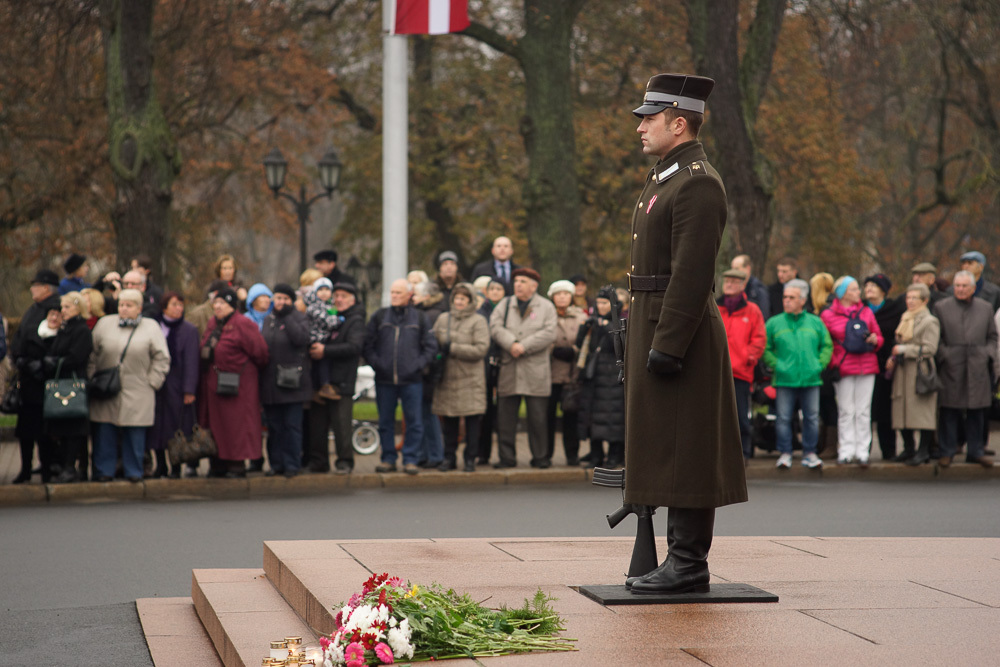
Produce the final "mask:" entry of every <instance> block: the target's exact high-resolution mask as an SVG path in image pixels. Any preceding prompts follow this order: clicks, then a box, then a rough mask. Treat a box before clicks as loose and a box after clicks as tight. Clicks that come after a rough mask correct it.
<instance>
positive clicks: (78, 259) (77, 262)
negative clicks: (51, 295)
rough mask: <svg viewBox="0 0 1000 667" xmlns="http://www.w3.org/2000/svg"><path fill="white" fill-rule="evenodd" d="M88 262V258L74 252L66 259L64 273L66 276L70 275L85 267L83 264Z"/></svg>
mask: <svg viewBox="0 0 1000 667" xmlns="http://www.w3.org/2000/svg"><path fill="white" fill-rule="evenodd" d="M86 261H87V258H86V256H84V255H78V254H76V253H75V252H74V253H72V254H71V255H70V256H69V257H67V258H66V261H65V262H63V271H65V272H66V275H69V274H71V273H73V272H74V271H76V270H77V269H79V268H80V267H81V266H83V263H84V262H86Z"/></svg>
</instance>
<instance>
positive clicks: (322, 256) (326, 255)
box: [313, 250, 337, 262]
mask: <svg viewBox="0 0 1000 667" xmlns="http://www.w3.org/2000/svg"><path fill="white" fill-rule="evenodd" d="M313 261H314V262H336V261H337V251H336V250H320V251H319V252H318V253H316V254H315V255H313Z"/></svg>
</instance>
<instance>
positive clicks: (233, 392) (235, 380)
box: [213, 362, 246, 396]
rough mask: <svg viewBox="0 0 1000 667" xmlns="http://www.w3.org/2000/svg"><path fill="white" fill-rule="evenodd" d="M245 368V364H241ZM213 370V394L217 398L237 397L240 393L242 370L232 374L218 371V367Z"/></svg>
mask: <svg viewBox="0 0 1000 667" xmlns="http://www.w3.org/2000/svg"><path fill="white" fill-rule="evenodd" d="M243 366H244V367H246V363H245V362H244V364H243ZM213 368H215V380H216V381H215V393H216V394H218V395H219V396H237V395H239V393H240V373H242V372H243V368H240V372H239V373H232V372H230V371H220V370H219V367H218V366H214V367H213Z"/></svg>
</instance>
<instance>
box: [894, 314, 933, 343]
mask: <svg viewBox="0 0 1000 667" xmlns="http://www.w3.org/2000/svg"><path fill="white" fill-rule="evenodd" d="M926 312H927V306H921V307H920V308H918V309H917V310H907V311H906V312H905V313H903V317H902V319H900V320H899V326H898V327H896V342H897V343H909V342H910V341H911V340H913V325H914V322H915V320H916V319H917V315H922V314H923V313H926Z"/></svg>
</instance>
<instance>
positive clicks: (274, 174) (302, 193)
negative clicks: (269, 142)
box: [263, 148, 343, 272]
mask: <svg viewBox="0 0 1000 667" xmlns="http://www.w3.org/2000/svg"><path fill="white" fill-rule="evenodd" d="M263 164H264V177H265V178H266V179H267V187H269V188H271V190H272V191H273V192H274V198H275V199H277V198H278V197H284V198H285V199H287V200H288V201H290V202H292V205H293V206H294V207H295V214H296V216H298V219H299V272H302V271H305V270H306V223H307V222H309V211H310V209H311V208H312V205H313V204H314V203H316V200H318V199H321V198H323V197H326V198H327V199H329V198H331V197H332V196H333V191H334V190H336V189H337V186H338V185H340V171H341V167H342V166H343V165H341V163H340V160H339V159H337V154H336V153H334V152H333V149H330V150H328V151H327V152H326V155H324V156H323V157H322V158H321V159H320V161H319V163H318V164H319V180H320V183H322V185H323V188H324V189H325V190H326V192H321V193H319V194H317V195H315V196H314V197H312V198H309V197H307V195H306V186H305V185H302V186H301V187H300V188H299V196H298V198H295V197H293V196H292V195H290V194H288V193H287V192H283V191H282V188H284V187H285V176H286V175H287V173H288V160H286V159H285V156H284V155H282V154H281V151H280V150H278V149H277V148H272V149H271V152H270V153H268V154H267V155H266V156H265V157H264V160H263Z"/></svg>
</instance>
